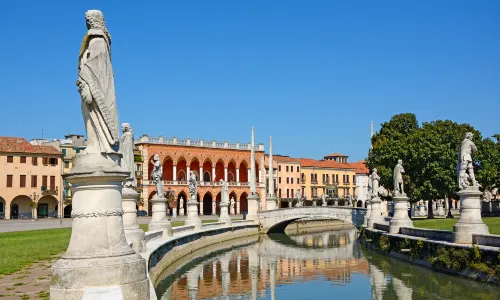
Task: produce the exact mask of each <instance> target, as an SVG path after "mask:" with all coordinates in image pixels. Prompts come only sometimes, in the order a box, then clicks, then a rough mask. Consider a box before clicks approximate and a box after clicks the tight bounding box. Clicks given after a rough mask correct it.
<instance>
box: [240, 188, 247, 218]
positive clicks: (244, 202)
mask: <svg viewBox="0 0 500 300" xmlns="http://www.w3.org/2000/svg"><path fill="white" fill-rule="evenodd" d="M243 212H247V213H248V194H247V193H246V192H243V193H242V194H241V196H240V213H241V214H243Z"/></svg>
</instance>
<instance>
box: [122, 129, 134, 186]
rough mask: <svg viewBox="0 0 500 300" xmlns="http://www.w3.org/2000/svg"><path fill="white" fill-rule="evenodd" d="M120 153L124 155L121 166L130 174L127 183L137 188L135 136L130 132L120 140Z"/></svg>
mask: <svg viewBox="0 0 500 300" xmlns="http://www.w3.org/2000/svg"><path fill="white" fill-rule="evenodd" d="M120 152H121V153H122V155H123V157H122V159H121V166H122V168H123V169H124V170H127V172H130V176H129V177H128V178H127V181H128V182H131V183H133V185H134V186H136V181H135V170H134V135H133V134H132V133H131V132H130V131H129V132H125V133H124V134H123V135H122V137H121V138H120Z"/></svg>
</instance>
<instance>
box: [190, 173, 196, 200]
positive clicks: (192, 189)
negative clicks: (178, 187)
mask: <svg viewBox="0 0 500 300" xmlns="http://www.w3.org/2000/svg"><path fill="white" fill-rule="evenodd" d="M197 190H198V183H197V181H196V174H195V173H194V172H193V171H190V172H189V197H190V200H189V201H191V200H193V201H196V193H197Z"/></svg>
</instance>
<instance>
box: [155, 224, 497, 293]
mask: <svg viewBox="0 0 500 300" xmlns="http://www.w3.org/2000/svg"><path fill="white" fill-rule="evenodd" d="M155 290H156V294H157V296H158V299H163V300H166V299H352V300H355V299H404V300H407V299H454V300H455V299H464V300H465V299H468V300H470V299H482V300H486V299H500V287H498V286H494V285H488V284H483V283H479V282H475V281H471V280H468V279H464V278H459V277H454V276H450V275H446V274H442V273H436V272H432V271H430V270H428V269H426V268H422V267H419V266H415V265H412V264H408V263H404V262H401V261H399V260H395V259H391V258H388V257H385V256H383V255H380V254H378V253H375V252H372V251H370V250H367V249H364V248H363V247H361V246H360V244H359V243H358V242H357V230H356V229H355V228H353V227H336V228H324V229H317V228H316V229H303V230H290V231H287V232H286V234H271V235H261V236H254V237H248V238H242V239H238V240H233V241H231V242H226V243H220V244H217V245H213V246H210V247H207V248H204V249H200V250H198V251H196V252H193V253H191V254H190V255H188V256H186V257H184V258H183V259H181V260H179V261H177V262H175V263H174V264H172V265H171V266H169V267H168V268H167V269H165V270H164V271H163V273H162V275H161V276H160V279H159V280H158V282H156V284H155Z"/></svg>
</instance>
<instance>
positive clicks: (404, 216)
mask: <svg viewBox="0 0 500 300" xmlns="http://www.w3.org/2000/svg"><path fill="white" fill-rule="evenodd" d="M409 200H410V199H409V198H408V197H406V196H394V198H393V202H394V216H393V217H392V219H391V221H390V222H389V233H399V228H400V227H413V222H412V220H411V219H410V217H408V201H409Z"/></svg>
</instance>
